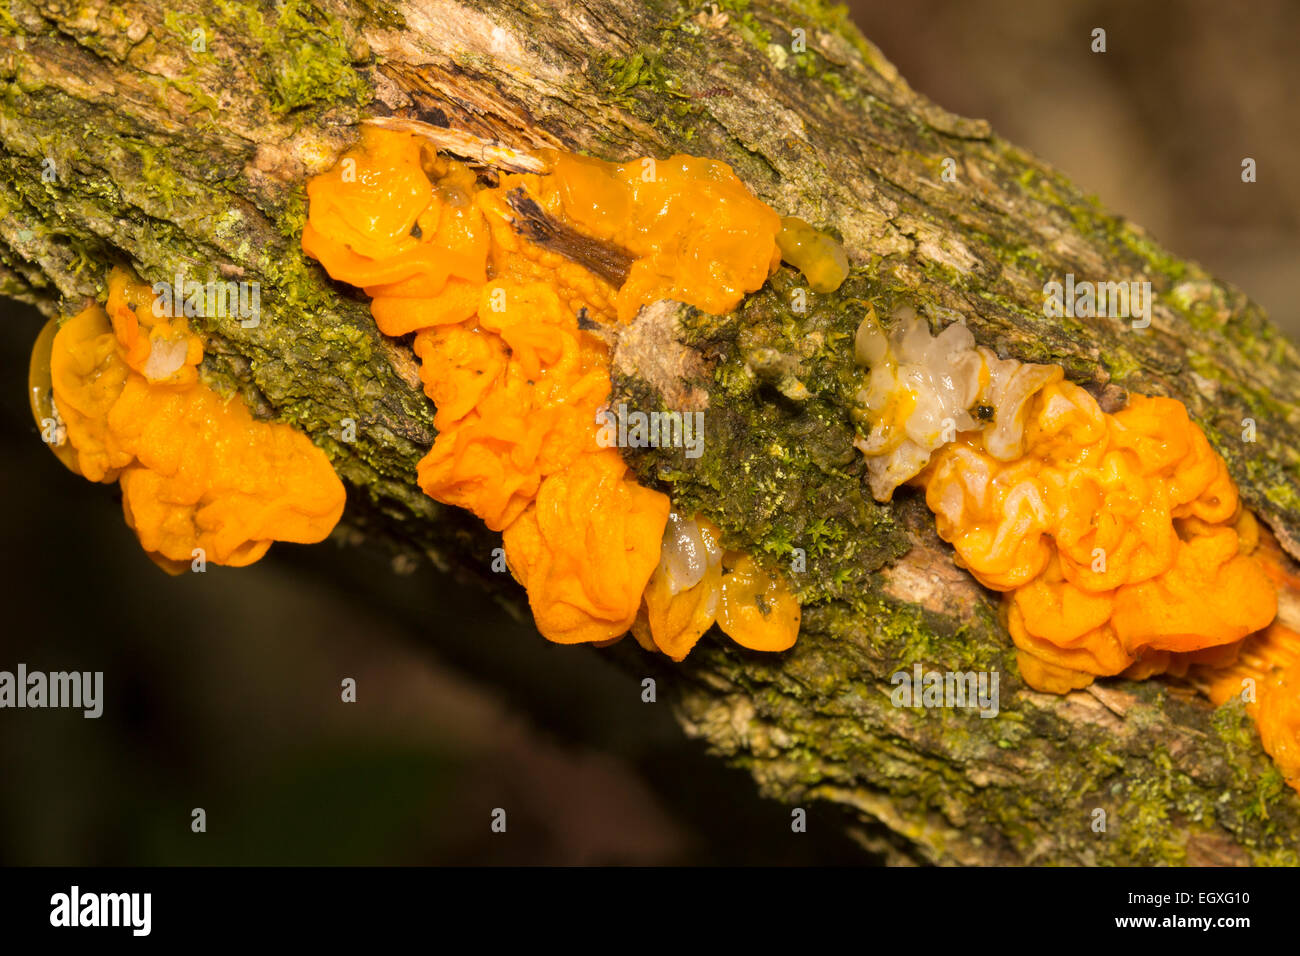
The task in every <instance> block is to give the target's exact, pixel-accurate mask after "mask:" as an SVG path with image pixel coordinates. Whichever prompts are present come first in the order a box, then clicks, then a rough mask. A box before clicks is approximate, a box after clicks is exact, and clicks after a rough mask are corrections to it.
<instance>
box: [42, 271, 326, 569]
mask: <svg viewBox="0 0 1300 956" xmlns="http://www.w3.org/2000/svg"><path fill="white" fill-rule="evenodd" d="M159 311H161V310H159ZM202 358H203V344H202V341H201V340H200V339H199V337H198V336H197V335H194V334H193V333H192V332H191V331H190V330H189V328H188V325H187V322H186V320H185V319H184V318H183V317H171V316H168V315H166V314H163V315H158V314H156V311H155V309H154V296H153V293H152V290H151V289H150V288H149V287H148V286H146V285H143V284H141V283H137V282H134V281H132V279H131V278H130V276H129V275H128V274H127V273H126V272H125V271H123V270H121V269H114V270H113V271H112V273H111V274H110V276H109V292H108V301H107V303H106V306H105V307H104V308H101V307H100V306H98V305H92V306H90V307H89V308H87V309H85V310H83V311H82V312H80V313H78V314H77V315H75V316H73V317H72V318H70V319H67V320H65V321H64V322H63V323H62V325H57V330H56V323H55V322H51V323H50V324H49V325H48V326H47V327H46V329H45V330H44V331H43V332H42V334H41V335H40V337H39V338H38V339H37V342H36V346H35V348H34V350H33V353H32V365H31V381H30V385H31V389H32V391H31V394H32V409H33V413H34V414H35V416H36V418H37V423H38V425H40V426H41V428H42V432H43V434H44V437H45V439H46V441H47V442H48V443H49V444H50V446H51V447H52V448H53V449H54V451H55V453H56V454H57V455H58V456H59V459H60V460H61V461H63V463H64V464H65V465H67V466H68V467H69V468H70V469H71V470H73V471H75V472H77V473H78V474H80V475H82V476H84V477H85V478H88V479H89V480H91V481H104V482H108V481H114V480H116V481H118V482H119V483H120V485H121V489H122V508H123V511H124V513H125V515H126V521H127V524H129V525H130V526H131V527H132V528H133V529H134V530H135V532H136V534H137V536H138V537H139V539H140V543H141V545H143V547H144V549H145V550H146V551H147V552H148V553H149V555H150V556H151V557H152V558H153V559H154V560H155V561H156V562H157V563H158V564H159V565H160V566H162V567H163V568H164V569H165V570H168V571H171V572H174V573H175V572H179V571H181V570H184V569H186V568H189V567H191V566H192V564H193V562H194V560H195V559H196V558H198V557H200V556H201V557H202V559H203V560H204V561H205V562H206V561H211V562H213V563H215V564H226V565H236V566H239V565H246V564H250V563H251V562H253V561H256V560H257V559H258V558H260V557H261V556H262V555H263V554H265V553H266V550H267V548H268V547H270V545H271V543H272V541H277V540H278V541H295V542H302V543H309V542H316V541H320V540H322V539H323V538H325V537H326V536H327V535H328V534H329V533H330V531H331V530H332V529H333V527H334V525H335V524H336V523H337V522H338V519H339V517H340V516H341V515H342V511H343V504H344V491H343V485H342V483H341V482H340V481H339V479H338V477H337V476H336V475H335V474H334V471H333V469H332V467H331V466H330V463H329V459H328V458H327V457H326V456H325V454H324V452H322V451H321V450H320V449H318V448H317V447H316V446H315V445H313V444H312V443H311V441H310V440H309V439H308V438H307V437H306V436H305V435H303V434H302V433H300V432H298V431H297V430H295V429H293V428H292V427H290V426H288V425H282V424H276V423H271V422H262V421H257V420H255V419H254V418H253V417H252V415H251V414H250V413H249V411H248V408H247V406H245V405H244V403H243V401H241V400H240V399H239V398H238V396H234V397H231V398H223V397H222V396H220V395H218V394H217V393H216V392H214V391H212V390H211V389H209V388H207V387H206V386H205V385H203V384H202V383H201V382H200V381H199V377H198V365H199V362H200V361H201V360H202Z"/></svg>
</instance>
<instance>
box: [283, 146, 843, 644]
mask: <svg viewBox="0 0 1300 956" xmlns="http://www.w3.org/2000/svg"><path fill="white" fill-rule="evenodd" d="M540 160H541V162H542V164H543V165H544V167H545V170H546V171H545V172H542V173H506V172H501V171H499V170H493V171H482V172H476V171H475V170H474V169H473V168H471V167H470V166H468V165H466V164H465V163H462V162H460V161H458V160H456V159H454V158H452V157H451V156H448V155H446V154H444V153H439V152H438V151H437V150H436V149H434V148H433V147H432V146H430V145H428V144H427V143H425V142H424V141H423V140H422V139H421V138H420V137H419V136H416V135H413V134H412V133H410V132H404V131H395V130H388V129H380V128H377V127H374V126H370V127H367V128H366V129H365V130H364V132H363V135H362V139H361V142H360V144H359V145H358V147H357V148H355V149H354V150H352V151H351V152H349V153H348V154H347V155H345V156H344V157H343V158H342V159H341V160H340V162H339V163H338V164H337V165H336V166H335V168H334V169H333V170H331V171H330V172H328V173H325V174H323V175H321V176H318V177H316V178H315V179H313V180H312V181H311V182H310V183H309V184H308V187H307V193H308V198H309V200H310V205H309V214H308V221H307V225H306V227H305V228H304V230H303V236H302V245H303V249H304V250H305V251H306V252H307V253H308V254H310V255H312V256H314V257H315V258H316V259H317V260H318V261H319V262H320V263H321V265H323V266H324V267H325V269H326V271H327V272H329V274H330V276H332V277H333V278H335V279H338V280H341V281H344V282H347V283H350V284H352V285H356V286H360V287H362V288H363V289H365V291H366V293H367V294H368V295H369V296H370V297H371V313H372V314H373V316H374V319H375V323H376V324H377V325H378V327H379V329H380V331H382V332H384V333H385V334H386V335H391V336H401V335H407V334H412V333H413V334H414V335H413V341H412V346H413V348H414V350H415V353H416V355H417V356H418V357H419V359H420V362H421V367H420V377H421V380H422V382H423V383H424V390H425V393H426V394H427V395H428V396H429V398H430V399H431V400H432V401H433V403H434V405H435V406H436V409H437V411H436V414H435V417H434V424H435V425H436V427H437V429H438V436H437V438H436V440H435V441H434V444H433V447H432V448H431V449H430V450H429V453H428V454H427V455H426V456H425V457H424V459H423V460H422V461H421V462H420V463H419V467H418V481H419V483H420V487H421V488H422V489H423V490H424V491H425V493H427V494H428V495H429V496H430V497H432V498H434V499H436V500H438V501H441V502H443V503H445V504H449V505H454V506H457V507H460V508H465V509H467V510H469V511H472V512H473V513H474V514H475V515H477V516H478V517H479V518H481V519H482V520H483V522H484V523H485V524H486V525H487V526H488V527H489V528H491V529H492V530H494V531H500V532H502V539H503V543H504V547H505V554H506V560H507V563H508V565H509V567H510V570H511V572H512V573H513V574H514V576H515V577H516V578H517V579H518V580H519V581H520V582H521V583H522V584H523V585H524V587H525V589H526V590H527V592H528V601H529V605H530V607H531V608H532V612H533V617H534V620H535V622H536V624H537V628H538V630H539V631H540V632H541V633H542V634H543V635H544V636H545V637H547V638H549V639H550V640H552V641H557V642H560V643H597V644H602V643H606V642H609V641H612V640H617V639H618V638H620V637H621V636H622V635H624V634H625V633H627V632H628V631H629V630H632V631H633V633H634V634H635V635H636V636H637V638H638V640H640V641H641V642H642V643H643V644H645V645H646V646H647V647H648V648H650V649H657V650H662V651H663V652H664V653H665V654H668V655H669V656H671V657H674V658H676V659H678V660H680V659H681V658H683V657H685V655H686V654H687V653H688V652H689V651H690V649H691V648H692V647H693V646H694V644H695V643H696V641H698V640H699V638H700V637H701V636H702V635H703V634H704V632H705V631H706V630H707V629H708V628H709V627H710V626H711V625H712V624H713V623H714V622H715V621H717V622H718V623H719V624H720V625H721V627H722V629H723V631H724V632H725V633H727V634H728V635H730V636H731V637H732V638H733V639H735V640H736V641H737V642H738V643H740V644H742V645H744V646H746V647H752V648H758V649H763V650H784V649H786V648H788V647H790V646H791V645H792V644H793V643H794V640H795V637H796V636H797V634H798V630H799V614H800V611H799V604H798V601H797V599H796V598H795V597H794V595H793V594H792V593H791V591H790V589H789V587H788V586H787V585H786V583H785V582H784V580H783V579H782V578H781V577H780V576H779V575H778V574H776V573H775V572H772V571H770V570H764V569H761V568H759V567H758V565H757V564H755V563H754V562H753V561H752V559H750V558H748V557H746V556H744V555H740V554H733V553H731V552H727V553H725V554H724V552H723V551H722V549H721V544H720V542H719V540H718V531H717V529H716V527H713V526H712V525H710V524H708V523H707V522H704V521H702V520H701V521H695V520H687V519H682V518H680V517H678V516H677V515H675V514H674V513H673V512H672V507H671V503H670V501H669V499H668V497H667V496H666V495H664V494H663V493H661V492H659V491H656V490H654V489H651V488H646V487H644V486H642V485H640V484H639V483H638V482H637V481H636V480H635V478H634V477H632V476H631V475H630V474H629V473H628V470H627V466H626V465H625V464H624V462H623V459H622V456H621V455H620V454H619V452H618V450H617V449H614V448H606V447H602V446H601V444H600V442H599V441H598V414H597V413H598V412H600V411H601V410H602V408H603V406H604V405H605V403H606V402H607V401H608V399H609V393H610V379H609V351H608V347H607V346H606V344H605V341H604V339H603V338H602V337H601V336H599V335H597V334H594V330H596V329H597V328H598V327H599V325H600V324H606V325H617V324H620V323H627V322H630V321H631V320H632V319H634V318H635V316H636V314H637V312H638V311H639V310H640V308H641V307H642V306H644V305H648V304H650V303H653V302H656V301H659V300H661V299H674V300H676V301H679V302H685V303H688V304H690V305H694V306H697V307H698V308H700V309H703V310H705V311H709V312H714V313H720V312H727V311H730V310H732V309H734V308H735V307H736V306H737V305H738V304H739V303H740V302H741V300H742V299H743V298H744V296H745V295H746V294H748V293H750V292H753V291H755V290H757V289H759V288H760V287H761V286H762V285H763V283H764V282H766V281H767V278H768V277H769V276H770V275H771V274H772V272H773V271H774V270H775V269H776V267H777V266H778V264H779V263H780V260H781V251H780V249H779V248H778V243H777V240H778V235H779V234H780V233H781V232H782V224H781V220H780V218H779V217H778V216H777V214H776V213H775V212H774V211H772V210H771V209H769V208H768V207H767V206H765V205H764V204H763V203H762V202H760V201H759V200H758V199H756V198H755V197H754V196H753V195H752V194H751V193H750V192H749V190H748V189H746V188H745V186H744V184H743V183H741V181H740V180H739V179H738V178H737V177H736V175H735V174H734V173H733V172H732V171H731V169H730V168H729V167H728V166H726V165H725V164H723V163H720V162H716V161H714V160H709V159H700V158H696V157H693V156H672V157H670V158H668V159H665V160H657V161H656V160H653V159H649V158H646V159H642V160H636V161H633V162H629V163H623V164H613V163H605V162H601V161H598V160H594V159H588V158H585V157H581V156H574V155H570V154H567V153H562V152H558V151H554V150H546V151H542V152H541V154H540ZM803 241H805V242H807V243H812V242H814V239H813V237H811V236H805V238H804V240H803ZM823 245H824V244H823ZM822 254H823V255H826V254H828V253H826V251H825V249H823V250H822ZM808 258H809V261H814V260H815V259H816V256H815V255H812V254H811V253H810V255H809V257H808ZM841 278H842V276H841ZM821 281H822V282H823V284H825V285H829V284H830V283H831V282H832V279H831V278H829V277H823V279H822V280H821ZM835 284H838V283H835Z"/></svg>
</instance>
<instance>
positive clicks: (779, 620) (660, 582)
mask: <svg viewBox="0 0 1300 956" xmlns="http://www.w3.org/2000/svg"><path fill="white" fill-rule="evenodd" d="M644 611H645V614H644V615H643V617H642V618H641V619H639V620H638V622H637V625H636V626H635V627H634V629H633V632H634V633H635V634H636V636H637V639H638V640H639V641H640V642H641V643H642V644H643V645H645V646H647V647H654V648H657V649H658V650H661V651H663V652H664V653H665V654H667V655H668V656H669V657H671V658H672V659H673V660H677V661H680V660H682V659H684V658H685V657H686V655H687V654H688V653H690V650H691V648H692V647H694V646H695V643H696V642H697V641H698V640H699V639H700V638H701V637H702V636H703V635H704V632H705V631H707V630H708V629H709V628H710V627H711V626H712V625H713V624H714V623H715V622H716V623H717V624H718V626H719V627H720V628H721V629H722V632H723V633H724V634H726V635H727V636H728V637H730V638H731V639H732V640H733V641H735V642H736V643H737V644H739V645H741V646H742V647H747V648H749V649H750V650H756V651H784V650H788V649H789V648H791V647H793V646H794V642H795V639H796V638H797V637H798V636H799V622H800V617H801V615H802V610H801V608H800V606H799V601H798V599H797V598H796V597H795V596H794V594H793V593H792V592H791V591H790V589H789V587H788V585H787V584H786V582H785V580H784V579H783V578H782V577H781V576H780V575H778V574H775V573H774V572H771V571H767V570H765V569H763V568H760V567H759V566H758V565H757V564H756V563H755V562H754V560H753V559H752V558H750V557H749V556H748V555H745V554H742V553H740V552H738V551H724V550H723V549H722V537H721V533H720V532H719V530H718V527H717V525H715V524H713V522H711V521H709V520H708V519H705V518H699V517H697V518H694V519H690V520H687V519H684V518H682V517H681V516H680V515H678V514H677V513H676V512H674V513H672V514H670V515H669V518H668V528H667V530H666V532H665V534H664V540H663V550H662V552H661V554H660V559H659V566H658V567H657V568H655V572H654V574H652V575H651V577H650V584H649V586H648V587H647V588H646V590H645V604H644Z"/></svg>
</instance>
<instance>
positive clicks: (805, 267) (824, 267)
mask: <svg viewBox="0 0 1300 956" xmlns="http://www.w3.org/2000/svg"><path fill="white" fill-rule="evenodd" d="M776 244H777V246H778V247H779V248H780V250H781V258H782V259H784V260H785V261H786V262H788V263H790V265H792V266H794V267H795V268H796V269H798V270H799V271H800V272H802V273H803V274H804V277H805V278H806V279H807V280H808V287H809V288H810V289H812V290H813V291H814V292H821V293H826V292H834V291H835V290H836V289H838V288H839V287H840V286H841V285H842V284H843V282H844V280H845V279H847V278H848V277H849V257H848V254H847V253H846V252H845V251H844V247H843V246H842V245H840V244H839V243H838V242H836V241H835V239H834V238H833V237H831V236H829V235H827V234H826V233H824V232H821V231H819V230H817V229H814V228H813V227H812V226H810V225H809V224H808V223H806V222H804V221H803V220H802V219H797V218H795V217H794V216H784V217H782V219H781V231H780V232H779V233H778V234H777V237H776Z"/></svg>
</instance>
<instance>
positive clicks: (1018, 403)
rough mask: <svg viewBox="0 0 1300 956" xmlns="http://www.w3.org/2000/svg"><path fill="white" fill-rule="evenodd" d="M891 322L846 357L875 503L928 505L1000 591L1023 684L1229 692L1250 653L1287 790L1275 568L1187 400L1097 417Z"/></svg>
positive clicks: (1016, 366) (1293, 728) (1288, 753)
mask: <svg viewBox="0 0 1300 956" xmlns="http://www.w3.org/2000/svg"><path fill="white" fill-rule="evenodd" d="M891 324H892V326H893V328H892V329H891V330H890V331H888V332H886V331H885V329H884V328H883V327H882V326H881V324H880V322H879V321H878V320H877V318H876V316H875V315H874V314H869V315H867V316H866V318H864V320H863V321H862V324H861V326H860V327H859V330H858V333H857V338H856V342H855V348H856V352H857V358H858V361H859V362H860V363H861V364H863V365H866V366H869V367H870V371H869V373H868V375H867V382H866V384H865V385H864V387H863V388H862V390H861V391H860V393H859V396H858V397H859V401H860V402H861V404H862V405H863V406H864V408H865V414H866V418H867V419H868V420H869V421H870V423H871V426H870V432H869V434H868V436H867V437H866V438H865V439H863V440H860V441H859V442H858V443H857V446H858V448H859V450H860V451H861V452H862V453H863V455H864V456H865V457H866V459H867V469H868V476H869V481H870V485H871V489H872V492H873V493H874V494H875V496H876V497H877V498H879V499H881V500H888V499H889V498H890V496H891V495H892V494H893V492H894V490H895V488H897V487H898V486H899V485H900V484H902V483H904V482H908V481H910V482H912V483H913V484H916V485H918V486H920V487H921V488H923V489H924V492H925V500H926V504H927V505H928V506H929V508H930V510H931V511H932V512H934V515H935V521H936V524H937V529H938V532H939V535H940V536H941V537H942V538H943V539H944V540H945V541H948V542H949V543H951V544H952V546H953V548H954V549H955V551H956V560H957V562H958V564H960V565H961V566H962V567H964V568H966V569H968V570H969V571H970V572H971V574H973V575H974V576H975V578H976V579H977V580H979V581H980V582H981V583H982V584H984V585H985V586H987V587H989V588H991V589H993V590H995V591H1000V592H1002V593H1003V601H1002V606H1003V611H1004V614H1005V619H1006V623H1007V627H1008V629H1009V631H1010V633H1011V637H1012V640H1013V641H1014V642H1015V644H1016V647H1017V649H1018V659H1019V664H1020V671H1021V675H1022V676H1023V677H1024V678H1025V680H1026V682H1028V683H1029V685H1030V686H1031V687H1034V688H1035V689H1037V690H1042V691H1050V692H1053V693H1066V692H1068V691H1070V690H1074V689H1078V688H1082V687H1085V686H1087V685H1088V684H1089V683H1091V682H1092V681H1093V680H1094V679H1095V678H1096V677H1104V676H1111V675H1116V674H1124V675H1125V676H1128V677H1131V678H1134V679H1142V678H1145V677H1149V676H1151V675H1153V674H1158V673H1176V674H1186V673H1187V671H1188V668H1189V667H1192V666H1193V665H1195V667H1196V668H1197V670H1198V673H1199V674H1200V680H1201V681H1202V682H1207V686H1209V685H1210V684H1211V683H1212V684H1213V686H1214V687H1217V688H1219V689H1220V690H1222V688H1223V687H1224V686H1225V685H1224V684H1223V683H1222V682H1221V680H1222V679H1227V680H1229V681H1231V677H1232V676H1233V675H1237V674H1238V673H1239V671H1240V669H1241V667H1243V666H1246V665H1243V663H1242V662H1241V661H1239V659H1238V651H1239V650H1240V649H1241V648H1242V646H1243V642H1245V644H1246V646H1248V647H1249V648H1250V650H1249V651H1242V654H1244V655H1245V657H1244V658H1243V660H1244V661H1246V662H1252V661H1253V662H1254V664H1253V665H1250V666H1253V667H1254V670H1253V671H1252V673H1253V674H1254V675H1255V677H1257V678H1258V681H1257V683H1258V684H1259V685H1260V687H1259V694H1260V697H1259V705H1258V707H1257V708H1256V713H1257V716H1258V719H1259V721H1260V729H1261V736H1262V737H1263V739H1264V743H1265V747H1266V749H1268V750H1269V753H1270V754H1272V755H1273V756H1274V757H1275V759H1276V760H1277V761H1278V763H1279V766H1281V767H1282V768H1283V770H1284V773H1285V774H1286V776H1287V778H1288V780H1289V781H1290V782H1291V783H1292V784H1293V785H1297V784H1300V779H1298V778H1297V776H1296V770H1297V763H1296V754H1297V741H1298V740H1300V721H1297V719H1296V711H1297V708H1296V706H1295V704H1294V698H1293V697H1292V698H1287V697H1286V695H1285V693H1284V692H1283V691H1282V690H1281V688H1284V687H1285V688H1289V689H1290V690H1291V691H1294V689H1295V681H1296V680H1297V677H1296V674H1297V672H1296V671H1295V670H1294V668H1293V667H1292V666H1291V665H1292V663H1293V661H1294V653H1295V651H1294V647H1295V645H1294V643H1288V642H1289V641H1291V639H1292V637H1293V635H1292V634H1291V632H1289V631H1287V630H1286V629H1284V628H1281V627H1280V626H1279V625H1276V624H1274V623H1273V621H1274V617H1275V616H1276V614H1277V606H1278V602H1277V589H1278V588H1279V587H1281V586H1284V585H1285V584H1286V583H1287V582H1284V581H1282V580H1281V579H1280V577H1279V575H1280V574H1281V572H1280V570H1278V569H1280V568H1281V566H1282V565H1281V560H1280V553H1278V552H1277V551H1276V547H1274V549H1273V552H1272V555H1271V557H1270V556H1269V555H1267V554H1265V555H1261V554H1260V553H1259V552H1260V548H1261V541H1262V540H1263V538H1262V535H1261V529H1260V527H1259V526H1258V525H1257V523H1256V521H1255V519H1254V516H1253V515H1252V514H1251V513H1250V512H1249V511H1247V510H1245V509H1244V508H1243V507H1242V506H1241V503H1240V501H1239V500H1238V496H1237V489H1236V486H1235V485H1234V484H1233V482H1232V479H1231V478H1230V477H1229V475H1228V470H1227V466H1226V464H1225V463H1224V461H1223V459H1222V458H1221V457H1220V456H1219V455H1218V454H1217V453H1216V452H1215V451H1214V449H1213V448H1211V447H1210V444H1209V442H1208V440H1207V439H1206V437H1205V435H1204V433H1203V432H1202V431H1201V429H1200V428H1199V427H1198V426H1197V425H1196V424H1195V423H1194V422H1192V421H1191V420H1190V419H1189V418H1188V415H1187V410H1186V409H1185V408H1184V407H1183V405H1182V403H1180V402H1178V401H1175V400H1173V399H1170V398H1158V397H1147V396H1143V395H1137V394H1130V396H1129V399H1128V404H1127V406H1126V407H1124V408H1123V409H1120V410H1118V411H1116V412H1114V413H1113V414H1107V413H1106V412H1103V411H1102V409H1101V408H1100V407H1099V406H1098V404H1097V401H1096V400H1095V399H1094V398H1093V396H1092V395H1091V394H1090V393H1089V392H1087V391H1086V390H1084V389H1083V388H1080V387H1079V386H1077V385H1074V384H1072V383H1071V382H1068V381H1066V380H1065V378H1064V375H1063V372H1062V370H1061V369H1060V368H1059V367H1057V366H1048V365H1032V364H1026V363H1020V362H1015V361H1012V360H1003V359H999V358H998V357H997V355H996V354H995V353H993V352H992V351H990V350H989V349H986V348H976V347H975V346H974V338H973V336H972V335H971V334H970V332H969V331H968V330H967V329H966V328H965V327H964V326H963V325H962V324H961V323H960V322H955V323H953V324H950V325H948V326H947V327H946V328H944V329H943V330H942V331H941V332H939V334H938V335H932V334H931V332H930V327H929V324H928V323H927V322H926V321H925V320H924V319H922V318H920V317H919V316H917V314H916V313H915V311H913V310H912V309H910V308H906V307H905V308H902V309H899V310H897V311H896V312H895V313H894V315H893V316H892V317H891ZM1270 568H1272V569H1273V570H1272V571H1270ZM1296 583H1297V582H1291V585H1292V586H1293V587H1294V585H1295V584H1296ZM1270 625H1272V626H1271V627H1270ZM1229 666H1231V668H1235V669H1230V670H1229V671H1227V672H1225V673H1226V675H1227V676H1226V677H1224V678H1222V679H1220V678H1214V677H1213V676H1212V675H1213V673H1214V668H1215V667H1229ZM1240 689H1241V688H1240V686H1238V687H1237V690H1238V691H1239V690H1240ZM1210 696H1211V697H1212V698H1216V699H1219V700H1221V699H1226V696H1230V695H1227V694H1222V693H1217V692H1216V693H1211V694H1210ZM1266 728H1267V729H1266ZM1288 761H1290V763H1288Z"/></svg>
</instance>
